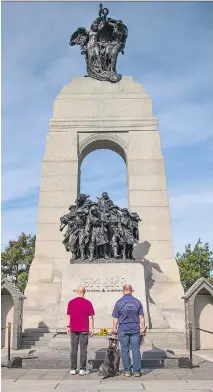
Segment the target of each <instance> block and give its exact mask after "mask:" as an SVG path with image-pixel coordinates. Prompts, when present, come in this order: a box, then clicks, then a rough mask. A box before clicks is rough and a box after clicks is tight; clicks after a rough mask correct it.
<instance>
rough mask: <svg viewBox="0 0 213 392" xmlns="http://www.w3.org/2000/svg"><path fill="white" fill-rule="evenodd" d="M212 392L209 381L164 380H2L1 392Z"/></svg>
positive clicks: (212, 386) (212, 388) (212, 387)
mask: <svg viewBox="0 0 213 392" xmlns="http://www.w3.org/2000/svg"><path fill="white" fill-rule="evenodd" d="M23 391H26V392H38V391H39V392H55V391H56V392H107V391H110V392H121V391H124V392H127V391H131V392H141V391H144V392H145V391H147V392H170V391H171V392H192V391H196V392H213V385H212V382H211V380H209V381H207V380H199V381H184V380H177V381H175V382H174V381H172V380H170V381H166V380H156V381H154V380H152V381H148V380H147V381H144V382H141V381H138V380H137V381H135V382H134V383H132V381H130V380H128V381H126V382H116V381H113V380H111V381H110V382H109V381H107V382H106V380H105V382H103V381H101V382H100V381H99V382H98V381H96V382H95V383H94V382H93V381H92V380H91V381H89V380H82V381H81V382H79V381H77V380H76V381H70V380H61V381H59V382H57V381H51V380H35V381H33V383H32V381H30V380H17V381H15V382H14V381H12V380H3V382H2V392H23Z"/></svg>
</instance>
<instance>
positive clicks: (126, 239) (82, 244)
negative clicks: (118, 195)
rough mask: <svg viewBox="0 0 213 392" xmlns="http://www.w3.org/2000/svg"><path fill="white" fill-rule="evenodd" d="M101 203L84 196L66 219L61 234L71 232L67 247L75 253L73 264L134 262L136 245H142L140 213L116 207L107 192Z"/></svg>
mask: <svg viewBox="0 0 213 392" xmlns="http://www.w3.org/2000/svg"><path fill="white" fill-rule="evenodd" d="M97 199H98V201H97V202H92V201H91V200H90V199H89V196H88V195H85V194H80V195H79V196H78V198H77V199H76V203H75V205H71V206H70V208H69V211H70V212H69V213H68V214H66V215H64V216H62V217H61V219H60V221H61V224H60V231H63V230H64V229H65V227H66V228H67V230H66V233H65V234H64V240H63V244H64V245H65V248H66V250H67V251H68V252H71V253H72V258H71V262H74V261H75V260H79V259H80V260H81V261H84V260H87V261H88V262H92V261H93V260H97V259H103V258H104V259H106V260H108V259H111V258H113V259H122V260H132V259H133V255H132V251H133V245H134V244H136V243H138V240H139V230H138V222H139V221H140V217H139V216H138V214H137V213H134V212H132V213H130V212H129V211H128V209H127V208H119V207H118V206H116V205H114V204H113V202H112V200H111V199H110V198H109V196H108V194H107V192H103V193H102V196H101V197H100V198H97Z"/></svg>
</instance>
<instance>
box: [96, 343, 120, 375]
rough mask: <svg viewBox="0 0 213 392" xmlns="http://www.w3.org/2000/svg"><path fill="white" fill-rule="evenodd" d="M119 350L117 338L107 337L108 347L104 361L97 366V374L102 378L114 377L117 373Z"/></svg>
mask: <svg viewBox="0 0 213 392" xmlns="http://www.w3.org/2000/svg"><path fill="white" fill-rule="evenodd" d="M119 365H120V350H119V346H118V340H117V339H115V338H109V347H108V349H107V353H106V357H105V360H104V363H103V364H102V365H101V366H100V368H99V375H100V376H102V378H107V377H115V376H117V375H118V374H119Z"/></svg>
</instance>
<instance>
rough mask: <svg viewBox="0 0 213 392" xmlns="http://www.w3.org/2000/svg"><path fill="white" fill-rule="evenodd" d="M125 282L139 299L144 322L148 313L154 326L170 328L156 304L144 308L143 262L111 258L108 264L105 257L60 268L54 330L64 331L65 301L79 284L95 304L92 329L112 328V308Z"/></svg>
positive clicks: (145, 298)
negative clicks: (60, 274)
mask: <svg viewBox="0 0 213 392" xmlns="http://www.w3.org/2000/svg"><path fill="white" fill-rule="evenodd" d="M125 283H129V284H132V286H133V295H134V296H135V297H136V298H138V299H139V300H140V301H141V302H142V304H143V309H144V315H145V320H146V325H148V323H149V319H150V314H149V313H151V318H152V326H153V327H154V328H164V329H165V328H169V324H168V322H167V320H166V319H165V317H164V316H163V314H162V312H161V310H160V309H159V307H157V305H156V304H149V309H148V310H147V290H146V282H145V276H144V266H143V264H142V263H140V262H132V261H131V262H130V261H129V260H126V261H123V260H122V262H115V260H110V264H109V263H106V260H97V263H96V264H93V263H91V264H89V263H81V265H79V264H70V265H66V266H65V267H64V268H63V272H62V286H61V309H60V315H59V317H58V327H57V332H65V330H66V311H67V304H68V302H69V301H70V300H71V299H72V298H75V297H76V294H77V288H78V286H79V285H83V286H85V287H86V298H87V299H88V300H90V301H91V302H92V304H93V306H94V309H95V332H99V331H100V330H101V329H102V328H107V329H108V330H111V328H112V311H113V308H114V306H115V303H116V301H117V300H118V299H119V298H121V297H122V295H123V290H122V287H123V285H124V284H125Z"/></svg>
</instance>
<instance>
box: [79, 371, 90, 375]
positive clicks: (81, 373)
mask: <svg viewBox="0 0 213 392" xmlns="http://www.w3.org/2000/svg"><path fill="white" fill-rule="evenodd" d="M88 374H89V371H88V370H83V369H80V371H79V376H87V375H88Z"/></svg>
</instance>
